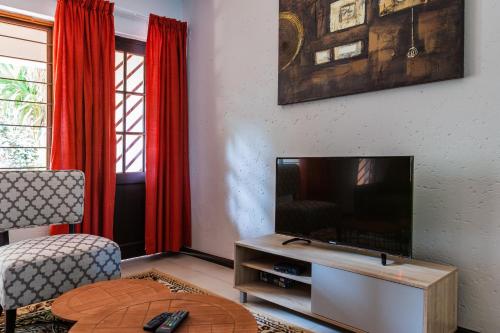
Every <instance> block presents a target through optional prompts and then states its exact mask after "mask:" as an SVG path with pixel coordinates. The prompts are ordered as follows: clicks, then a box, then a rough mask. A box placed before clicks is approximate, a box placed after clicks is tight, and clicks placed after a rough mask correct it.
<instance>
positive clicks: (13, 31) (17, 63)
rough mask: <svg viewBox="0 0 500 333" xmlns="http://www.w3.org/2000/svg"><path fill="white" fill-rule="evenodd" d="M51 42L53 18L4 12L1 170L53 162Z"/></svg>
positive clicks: (0, 34)
mask: <svg viewBox="0 0 500 333" xmlns="http://www.w3.org/2000/svg"><path fill="white" fill-rule="evenodd" d="M31 21H33V20H31ZM51 44H52V27H51V26H50V23H40V24H38V23H33V22H27V21H24V20H22V19H14V18H11V17H7V14H6V15H5V16H4V15H3V14H2V13H0V170H8V169H46V168H47V167H48V161H49V156H50V143H51V133H50V129H51V127H50V126H51V112H52V64H51V61H52V45H51Z"/></svg>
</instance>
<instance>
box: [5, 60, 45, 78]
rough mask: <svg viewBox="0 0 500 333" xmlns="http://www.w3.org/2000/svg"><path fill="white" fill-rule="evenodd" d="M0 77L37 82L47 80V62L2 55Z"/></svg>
mask: <svg viewBox="0 0 500 333" xmlns="http://www.w3.org/2000/svg"><path fill="white" fill-rule="evenodd" d="M0 77H2V78H6V79H17V80H26V81H36V82H47V64H46V63H43V62H36V61H27V60H19V59H12V58H6V57H0Z"/></svg>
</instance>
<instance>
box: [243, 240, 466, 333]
mask: <svg viewBox="0 0 500 333" xmlns="http://www.w3.org/2000/svg"><path fill="white" fill-rule="evenodd" d="M289 238H290V237H289V236H285V235H279V234H272V235H268V236H263V237H259V238H255V239H249V240H242V241H238V242H236V244H235V245H236V246H235V251H236V253H235V267H234V272H235V278H234V283H235V288H236V289H238V290H239V291H240V301H241V302H246V301H247V295H248V294H250V295H252V296H256V297H258V298H261V299H264V300H267V301H269V302H272V303H275V304H278V305H281V306H283V307H285V308H288V309H291V310H293V311H296V312H299V313H302V314H305V315H307V316H310V317H312V318H315V319H317V320H321V321H324V322H327V323H329V324H333V325H335V326H338V327H341V328H344V329H347V330H349V331H352V332H358V333H366V332H370V333H401V332H405V333H452V332H455V331H456V329H457V309H458V306H457V289H458V271H457V269H456V268H455V267H452V266H446V265H439V264H434V263H428V262H423V261H418V260H412V259H406V258H400V257H394V256H390V255H388V256H387V261H388V263H390V264H388V265H387V266H382V265H381V264H380V260H381V258H380V257H379V256H378V255H377V254H374V253H373V252H369V251H365V250H356V249H348V248H342V247H338V246H334V245H330V244H326V243H319V242H316V241H312V242H311V245H308V244H302V243H297V244H294V246H289V247H285V246H283V245H282V244H283V242H285V241H287V240H289ZM283 261H288V262H298V263H300V264H302V265H303V266H306V268H307V269H306V271H305V273H303V274H302V275H290V274H286V273H282V272H277V271H274V269H273V265H274V264H276V263H278V262H283ZM260 272H267V273H271V274H275V275H277V276H280V277H285V278H288V279H291V280H294V281H295V285H294V286H292V287H291V288H289V289H283V288H280V287H276V286H274V285H271V284H267V283H264V282H262V281H260Z"/></svg>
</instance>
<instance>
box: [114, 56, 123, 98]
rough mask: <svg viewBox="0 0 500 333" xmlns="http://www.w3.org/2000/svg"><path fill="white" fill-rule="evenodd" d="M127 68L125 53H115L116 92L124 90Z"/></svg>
mask: <svg viewBox="0 0 500 333" xmlns="http://www.w3.org/2000/svg"><path fill="white" fill-rule="evenodd" d="M124 72H125V66H124V63H123V52H116V53H115V83H116V90H123V73H124Z"/></svg>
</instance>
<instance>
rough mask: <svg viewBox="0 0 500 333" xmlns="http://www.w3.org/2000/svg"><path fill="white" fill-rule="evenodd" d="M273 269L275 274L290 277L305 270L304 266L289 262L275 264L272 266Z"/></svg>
mask: <svg viewBox="0 0 500 333" xmlns="http://www.w3.org/2000/svg"><path fill="white" fill-rule="evenodd" d="M273 269H274V270H275V271H277V272H281V273H286V274H291V275H301V274H302V273H304V271H305V270H306V268H305V267H304V265H301V264H296V263H291V262H279V263H277V264H274V266H273Z"/></svg>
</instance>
